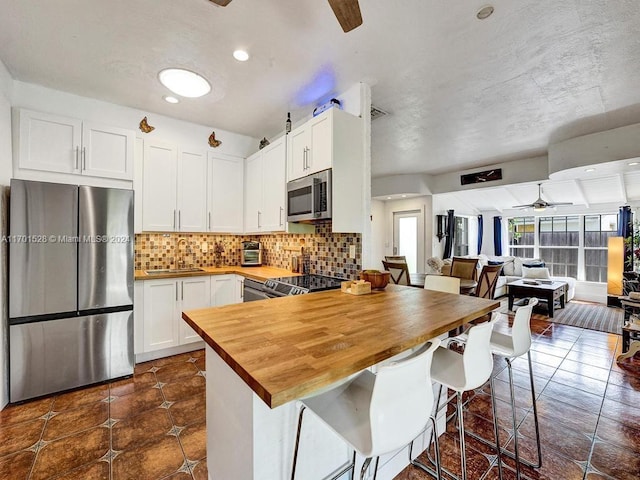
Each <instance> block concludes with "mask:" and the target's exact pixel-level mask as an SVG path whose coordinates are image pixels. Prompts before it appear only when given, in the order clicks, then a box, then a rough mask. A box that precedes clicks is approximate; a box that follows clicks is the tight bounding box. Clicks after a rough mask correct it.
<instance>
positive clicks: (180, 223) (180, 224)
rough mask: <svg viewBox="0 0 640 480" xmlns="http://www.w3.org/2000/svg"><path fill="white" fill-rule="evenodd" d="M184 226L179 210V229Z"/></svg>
mask: <svg viewBox="0 0 640 480" xmlns="http://www.w3.org/2000/svg"><path fill="white" fill-rule="evenodd" d="M181 227H182V217H181V215H180V210H178V230H180V228H181Z"/></svg>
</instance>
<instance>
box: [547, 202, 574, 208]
mask: <svg viewBox="0 0 640 480" xmlns="http://www.w3.org/2000/svg"><path fill="white" fill-rule="evenodd" d="M547 205H549V206H550V207H559V206H562V205H573V203H571V202H553V203H548V204H547Z"/></svg>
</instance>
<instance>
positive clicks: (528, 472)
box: [503, 445, 584, 480]
mask: <svg viewBox="0 0 640 480" xmlns="http://www.w3.org/2000/svg"><path fill="white" fill-rule="evenodd" d="M525 458H528V456H527V455H525ZM503 459H504V463H505V464H506V465H507V467H508V468H509V469H512V470H515V462H514V461H513V460H512V459H510V458H508V457H503ZM521 472H522V474H523V475H524V476H525V478H529V479H532V480H582V478H583V476H584V467H583V466H582V465H581V464H578V463H576V462H575V461H574V460H572V459H570V458H567V457H563V456H562V455H559V454H558V453H557V452H556V451H555V450H554V449H551V448H549V447H548V446H546V445H543V447H542V466H541V467H540V468H536V469H533V468H530V467H527V466H525V465H522V466H521Z"/></svg>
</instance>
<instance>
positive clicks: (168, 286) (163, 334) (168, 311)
mask: <svg viewBox="0 0 640 480" xmlns="http://www.w3.org/2000/svg"><path fill="white" fill-rule="evenodd" d="M210 283H211V281H210V279H209V277H206V276H201V277H189V278H184V279H173V278H171V279H162V280H160V279H159V280H145V282H144V287H143V295H144V300H143V305H144V310H143V314H142V319H143V320H142V321H143V334H142V335H143V341H142V348H143V352H150V351H154V350H161V349H164V348H169V347H176V346H178V345H184V344H186V343H191V342H195V341H199V340H201V339H200V336H199V335H197V334H196V333H195V332H194V331H193V329H191V327H189V326H188V325H187V324H186V323H185V322H184V320H182V311H183V310H191V309H195V308H205V307H208V306H210V305H211V287H210Z"/></svg>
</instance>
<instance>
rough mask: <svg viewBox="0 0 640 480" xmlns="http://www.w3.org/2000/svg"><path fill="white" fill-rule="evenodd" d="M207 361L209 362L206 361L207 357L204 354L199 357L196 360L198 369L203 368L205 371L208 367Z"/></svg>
mask: <svg viewBox="0 0 640 480" xmlns="http://www.w3.org/2000/svg"><path fill="white" fill-rule="evenodd" d="M206 363H207V362H206V359H205V358H204V356H202V357H200V358H198V359H197V360H196V361H195V362H194V365H195V366H196V367H198V370H201V371H203V372H204V371H205V370H206V369H207V368H206Z"/></svg>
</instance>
